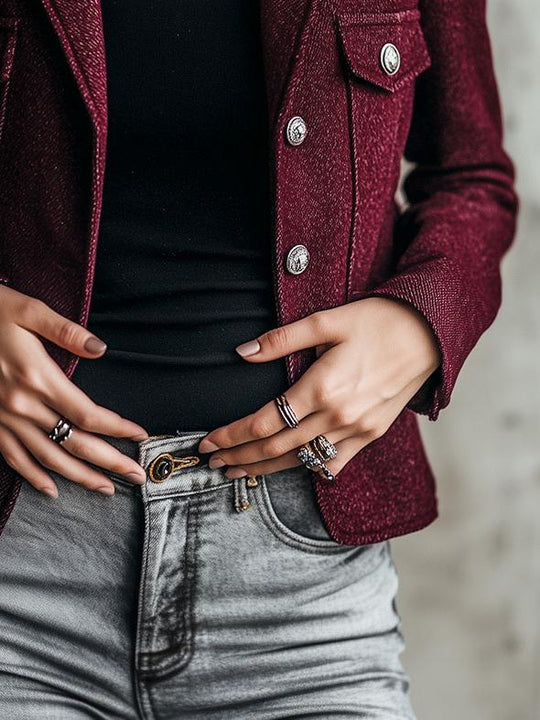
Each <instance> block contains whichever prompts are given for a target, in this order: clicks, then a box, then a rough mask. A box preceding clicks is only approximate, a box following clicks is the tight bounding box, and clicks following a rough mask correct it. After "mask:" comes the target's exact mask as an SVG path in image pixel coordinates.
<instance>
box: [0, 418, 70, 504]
mask: <svg viewBox="0 0 540 720" xmlns="http://www.w3.org/2000/svg"><path fill="white" fill-rule="evenodd" d="M0 453H2V455H3V457H4V460H5V461H6V463H7V464H8V465H9V466H10V467H11V468H13V469H14V470H15V471H16V472H18V473H19V475H22V477H24V479H25V480H27V481H28V482H29V483H30V485H32V486H33V487H35V488H36V490H39V491H40V492H42V493H44V494H45V495H49V497H54V498H57V497H58V488H57V486H56V483H55V482H54V480H53V479H52V478H51V476H50V475H48V474H47V473H46V472H45V470H43V468H42V467H41V466H40V465H38V463H36V462H35V460H34V459H33V458H32V456H31V455H30V453H29V452H28V450H27V449H26V448H25V447H24V445H23V444H22V443H21V441H20V440H19V439H18V438H17V436H16V435H15V434H14V433H13V432H11V430H9V428H7V427H5V426H4V425H0Z"/></svg>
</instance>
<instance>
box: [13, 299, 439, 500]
mask: <svg viewBox="0 0 540 720" xmlns="http://www.w3.org/2000/svg"><path fill="white" fill-rule="evenodd" d="M40 338H46V339H48V340H50V341H51V342H53V343H55V344H56V345H59V346H60V347H63V348H65V349H66V350H69V351H70V352H72V353H75V354H77V355H79V356H80V357H84V358H88V359H99V358H100V357H101V356H102V355H103V353H104V352H105V350H106V345H105V343H104V342H103V341H101V340H100V339H99V338H96V337H95V336H94V335H93V334H92V333H90V332H89V331H88V330H86V328H84V327H83V326H81V325H79V324H77V323H74V322H72V321H71V320H68V319H67V318H65V317H63V316H62V315H60V314H58V313H56V312H55V311H54V310H52V309H51V308H50V307H48V306H47V305H46V304H45V303H43V302H42V301H40V300H37V299H36V298H32V297H29V296H28V295H24V294H22V293H19V292H18V291H16V290H13V289H12V288H9V287H5V286H1V287H0V452H1V453H2V455H3V456H4V459H5V460H6V462H7V463H8V465H10V466H11V467H12V468H14V469H15V470H16V471H17V472H18V473H19V474H20V475H21V476H22V477H24V478H25V479H26V480H28V482H29V483H31V484H32V485H33V486H34V487H35V488H36V489H38V490H40V491H41V492H44V493H46V494H48V495H50V496H51V497H57V496H58V488H57V486H56V483H55V482H54V480H53V479H52V477H51V476H50V474H48V473H47V471H46V468H48V469H50V470H54V471H56V472H58V473H59V474H61V475H62V476H63V477H66V478H67V479H69V480H72V481H73V482H76V483H79V484H80V485H82V486H83V487H85V488H87V489H88V490H93V491H96V490H97V491H99V492H101V493H103V494H105V495H112V494H114V485H113V483H112V482H111V480H110V478H108V477H107V475H106V474H105V473H101V472H99V471H98V470H96V469H95V468H92V467H91V466H90V465H88V463H87V462H85V461H88V462H92V463H93V464H94V465H97V466H99V467H101V468H103V470H104V471H105V472H107V471H112V472H115V473H118V474H120V475H124V476H126V478H127V479H129V480H131V481H132V482H134V483H137V484H143V483H144V482H145V481H146V474H145V471H144V470H143V468H141V466H140V465H139V464H138V463H136V462H135V461H134V460H133V459H132V458H129V457H127V456H126V455H124V454H123V453H121V452H120V451H119V450H117V449H116V448H114V447H113V446H112V445H111V444H110V443H108V442H107V441H105V440H103V439H101V438H99V437H98V436H97V435H96V433H98V434H101V435H111V436H113V437H127V438H131V439H133V440H144V439H146V438H147V437H148V433H147V432H146V430H145V429H144V428H143V427H141V426H140V425H138V424H137V423H135V422H132V421H131V420H128V419H126V418H123V417H121V416H120V415H118V414H117V413H115V412H113V411H112V410H109V409H107V408H105V407H102V406H100V405H97V404H96V403H95V402H94V401H93V400H92V399H91V398H89V397H88V396H87V395H86V394H85V393H84V392H83V391H82V390H80V389H79V388H78V387H77V386H76V385H75V384H74V383H73V382H71V380H70V379H69V378H68V377H67V376H66V375H65V373H64V372H63V371H62V369H61V368H60V367H59V366H58V364H57V363H56V362H55V361H54V360H53V359H52V358H51V356H50V355H49V354H48V353H47V351H46V349H45V347H44V345H43V343H42V341H41V340H40ZM310 347H314V348H316V354H317V360H316V361H315V362H314V363H313V364H312V365H311V366H310V367H309V368H308V370H307V371H306V372H305V373H304V374H303V375H302V376H301V377H300V379H299V380H298V381H297V382H296V383H294V385H292V386H291V387H290V388H289V389H288V390H287V391H286V394H287V399H288V400H289V403H290V404H291V405H292V407H293V408H294V410H295V412H296V414H297V416H298V419H299V420H300V421H301V423H300V426H299V427H298V428H294V429H292V428H288V427H287V426H286V424H285V423H284V421H283V419H282V418H281V415H280V414H279V412H278V410H277V408H276V405H275V403H274V401H273V400H272V401H270V402H268V403H266V404H265V405H264V406H263V407H262V408H260V409H259V410H257V411H256V412H254V413H252V414H250V415H248V416H246V417H244V418H241V419H239V420H236V421H234V422H232V423H230V424H228V425H224V426H222V427H219V428H216V429H215V430H213V431H212V432H210V433H208V435H206V436H205V438H204V439H203V440H202V441H201V443H200V444H199V450H200V451H201V452H211V453H212V455H211V457H210V466H211V467H223V466H228V467H227V470H226V471H225V474H226V475H227V477H229V478H234V477H241V476H243V475H256V474H262V473H271V472H275V471H277V470H282V469H284V468H288V467H293V466H296V465H299V464H300V461H299V460H298V458H297V457H296V452H297V450H298V447H299V446H300V445H302V444H303V443H305V442H307V441H308V440H310V439H312V438H314V437H315V436H316V435H318V434H321V433H322V434H324V435H325V436H326V437H327V438H328V439H329V440H330V441H331V442H333V443H334V444H335V445H336V447H337V450H338V455H337V457H336V458H335V459H334V460H330V461H328V462H327V463H326V465H327V467H328V468H329V469H330V471H331V472H332V473H333V474H334V475H336V474H337V473H338V472H339V470H341V468H342V467H343V466H344V465H345V464H346V463H347V462H348V461H349V460H350V459H351V458H352V457H353V455H355V454H356V453H357V452H359V451H360V450H362V448H364V447H365V446H366V445H367V444H368V443H370V442H372V441H373V440H375V439H376V438H378V437H380V436H381V435H383V434H384V433H385V432H386V430H387V429H388V428H389V427H390V425H391V424H392V422H393V421H394V420H395V418H396V417H397V416H398V415H399V413H400V412H401V410H402V409H403V408H404V406H405V405H406V403H407V402H408V401H409V399H410V398H411V397H412V396H413V395H414V394H415V393H416V391H417V390H418V389H419V388H420V387H421V385H422V384H423V383H424V382H425V380H427V378H428V377H429V376H430V375H431V373H432V372H433V371H434V370H435V369H436V368H437V366H438V365H439V364H440V362H441V358H440V354H439V350H438V346H437V342H436V339H435V336H434V334H433V331H432V330H431V328H430V327H429V325H428V323H427V321H426V320H425V319H424V318H423V316H422V315H421V314H420V313H419V312H418V311H417V310H416V309H414V308H413V307H412V306H409V305H407V304H405V303H401V302H399V301H396V300H393V299H389V298H365V299H363V300H357V301H354V302H351V303H348V304H346V305H343V306H340V307H337V308H332V309H330V310H324V311H319V312H316V313H313V314H312V315H309V316H307V317H305V318H303V319H302V320H298V321H296V322H293V323H290V324H288V325H284V326H281V327H278V328H275V329H273V330H270V331H269V332H266V333H264V334H263V335H261V336H259V337H258V338H255V339H253V340H250V341H248V342H246V343H243V344H242V345H239V346H238V347H237V348H236V350H237V352H238V353H239V354H240V355H241V356H242V357H243V358H244V359H245V360H246V362H251V363H259V362H269V361H271V360H275V359H277V358H280V357H284V356H285V355H287V354H288V353H291V352H293V351H296V350H300V349H303V348H310ZM59 416H63V417H65V418H67V419H68V420H69V421H70V422H71V423H72V424H73V433H72V435H71V436H70V437H69V438H68V439H67V440H66V441H64V442H63V443H62V445H59V444H57V443H54V442H51V440H50V438H48V437H47V433H48V432H50V430H51V428H52V427H54V425H55V424H56V422H57V421H58V419H59Z"/></svg>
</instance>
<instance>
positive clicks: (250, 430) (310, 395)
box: [199, 348, 339, 452]
mask: <svg viewBox="0 0 540 720" xmlns="http://www.w3.org/2000/svg"><path fill="white" fill-rule="evenodd" d="M334 350H335V348H334ZM333 362H334V355H333V353H330V352H329V353H326V354H325V355H324V356H323V357H321V358H319V360H317V361H316V362H315V363H313V364H312V365H310V366H309V367H308V368H307V370H306V371H305V372H304V374H303V375H301V376H300V378H299V379H298V380H297V381H296V382H295V383H294V385H291V387H289V388H288V389H287V390H286V392H285V396H286V398H287V401H288V402H289V405H290V406H291V407H292V409H293V410H294V413H295V415H296V417H297V418H298V421H299V422H300V421H303V420H304V418H306V417H307V416H308V415H311V414H312V413H314V412H316V411H318V410H321V409H323V408H324V405H325V403H326V402H327V401H328V400H329V399H330V397H331V396H332V395H333V394H337V390H333V389H332V388H330V387H329V385H330V382H329V381H328V379H327V378H328V377H329V376H332V375H333V373H332V367H331V366H332V363H333ZM338 383H339V381H337V382H335V385H336V387H337V386H338ZM286 427H287V425H286V423H285V421H284V420H283V418H282V417H281V414H280V412H279V410H278V409H277V406H276V403H275V400H274V399H273V400H271V401H270V402H267V403H266V404H265V405H263V406H262V407H261V408H259V410H257V411H256V412H254V413H251V414H250V415H246V416H245V417H243V418H240V420H235V421H233V422H232V423H229V424H228V425H223V426H222V427H219V428H216V429H215V430H212V431H211V432H209V433H208V434H207V435H205V437H204V438H203V439H202V440H201V442H200V443H199V450H200V452H214V451H216V450H218V449H220V448H230V447H234V446H235V445H241V444H242V443H247V442H252V441H253V440H260V439H262V438H268V437H270V436H272V435H274V434H275V433H277V432H279V431H280V430H283V429H284V428H286Z"/></svg>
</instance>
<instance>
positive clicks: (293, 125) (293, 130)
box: [285, 115, 307, 145]
mask: <svg viewBox="0 0 540 720" xmlns="http://www.w3.org/2000/svg"><path fill="white" fill-rule="evenodd" d="M285 135H286V136H287V140H288V141H289V142H290V144H291V145H301V144H302V143H303V142H304V140H305V138H306V135H307V125H306V121H305V120H304V118H301V117H300V116H299V115H295V117H292V118H291V119H290V120H289V122H288V123H287V127H286V128H285Z"/></svg>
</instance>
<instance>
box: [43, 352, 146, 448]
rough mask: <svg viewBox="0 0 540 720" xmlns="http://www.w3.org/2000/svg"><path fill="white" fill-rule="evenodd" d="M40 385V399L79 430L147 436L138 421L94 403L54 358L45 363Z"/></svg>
mask: <svg viewBox="0 0 540 720" xmlns="http://www.w3.org/2000/svg"><path fill="white" fill-rule="evenodd" d="M44 386H45V387H44V388H43V389H42V390H41V392H40V396H41V398H42V400H43V401H44V402H45V403H46V404H47V405H49V407H50V408H51V409H52V410H54V411H56V412H57V413H58V414H59V415H62V416H63V417H65V418H67V419H68V420H70V421H71V422H72V423H74V424H75V425H77V426H78V427H79V428H81V429H82V430H87V431H88V432H93V433H100V434H101V435H112V436H114V437H128V438H131V439H133V440H146V439H147V438H148V433H147V432H146V430H145V429H144V428H143V427H142V426H141V425H139V424H138V423H136V422H133V421H132V420H127V419H126V418H123V417H122V416H121V415H119V414H118V413H116V412H114V411H113V410H109V409H108V408H105V407H103V406H102V405H98V404H97V403H95V402H94V401H93V400H92V399H91V398H89V397H88V395H86V393H84V392H83V391H82V390H81V389H80V388H79V387H77V385H75V384H74V383H73V382H72V381H71V380H70V379H69V378H68V377H67V376H66V375H65V373H64V372H63V371H62V370H61V368H60V367H59V366H58V365H57V364H56V363H54V362H53V363H51V364H50V366H48V367H47V372H46V382H45V383H44Z"/></svg>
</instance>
